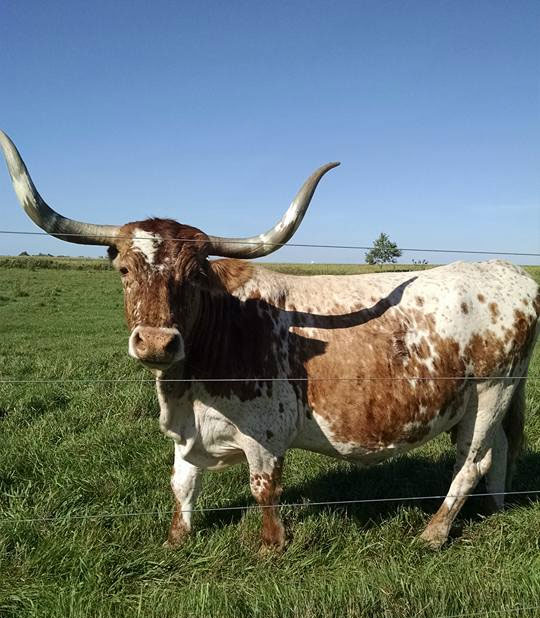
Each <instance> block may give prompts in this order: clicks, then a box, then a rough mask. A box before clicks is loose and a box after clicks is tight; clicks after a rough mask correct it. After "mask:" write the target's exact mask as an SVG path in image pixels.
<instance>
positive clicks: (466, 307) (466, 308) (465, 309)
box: [461, 303, 469, 314]
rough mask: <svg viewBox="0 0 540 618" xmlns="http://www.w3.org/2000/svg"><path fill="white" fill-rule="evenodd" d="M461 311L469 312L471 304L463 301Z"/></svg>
mask: <svg viewBox="0 0 540 618" xmlns="http://www.w3.org/2000/svg"><path fill="white" fill-rule="evenodd" d="M461 312H462V313H465V314H467V313H469V306H468V305H467V303H461Z"/></svg>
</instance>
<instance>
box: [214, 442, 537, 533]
mask: <svg viewBox="0 0 540 618" xmlns="http://www.w3.org/2000/svg"><path fill="white" fill-rule="evenodd" d="M453 466H454V457H453V455H452V454H450V453H445V454H444V455H442V456H441V457H439V458H438V459H435V460H434V459H433V458H427V457H423V456H418V455H413V456H408V457H400V458H397V459H395V460H393V461H389V462H386V463H382V464H379V465H377V466H373V467H370V468H360V467H356V466H352V465H351V466H349V467H346V468H337V469H335V470H329V471H328V472H325V473H323V474H321V475H319V476H317V477H316V478H314V479H312V480H310V481H308V482H306V483H302V484H298V485H295V486H289V487H285V488H284V491H283V495H282V499H281V504H283V505H286V504H298V503H313V502H332V501H336V502H338V501H346V500H373V499H375V500H378V499H381V502H371V503H369V502H368V503H361V504H326V505H313V506H310V507H309V509H308V508H305V509H302V511H301V513H300V514H299V515H297V516H296V517H297V518H299V519H303V518H305V517H307V516H308V514H309V513H313V512H317V511H318V512H323V511H325V512H334V513H343V514H344V515H345V516H347V517H353V518H354V519H356V520H357V521H358V522H359V523H360V524H361V525H362V526H371V525H378V524H380V523H381V522H383V521H385V520H387V519H391V518H392V517H394V516H395V515H396V513H397V512H398V511H399V510H400V509H401V508H403V506H409V505H410V506H415V507H417V508H419V509H421V510H422V511H423V512H424V513H425V514H426V515H427V516H429V515H432V514H433V513H435V512H436V511H437V509H438V508H439V506H440V504H441V501H442V498H429V499H414V500H408V499H407V498H417V497H422V496H445V495H446V494H447V492H448V489H449V487H450V482H451V480H452V470H453ZM539 478H540V453H536V452H533V451H526V452H525V453H524V454H523V456H522V457H521V458H520V460H519V461H518V465H517V469H516V473H515V476H514V482H513V487H512V490H513V491H531V492H533V491H539V490H540V482H539V481H538V479H539ZM485 491H486V490H485V486H484V484H483V482H481V483H480V484H479V485H478V487H477V488H476V489H475V493H483V492H485ZM385 498H396V500H392V501H388V502H384V501H382V500H384V499H385ZM397 498H403V500H398V499H397ZM538 500H540V494H534V493H530V494H519V495H513V496H512V495H511V496H508V497H507V498H506V505H507V508H512V507H516V506H523V505H526V504H529V503H530V502H531V501H538ZM253 504H254V502H253V501H252V500H247V499H243V500H238V501H236V502H231V503H229V504H228V506H231V507H246V506H253ZM243 513H244V510H243V508H240V509H238V510H235V511H216V512H209V513H208V512H207V513H206V514H205V522H206V524H207V525H209V526H220V525H226V524H231V523H235V522H238V521H239V520H240V519H241V518H242V516H243ZM286 513H287V508H286V506H285V508H284V509H283V514H284V515H286ZM486 514H488V511H486V501H485V499H484V498H482V497H476V498H470V499H469V500H467V502H466V503H465V506H464V507H463V509H462V511H461V513H460V515H459V516H458V521H459V520H463V519H467V520H473V521H474V520H477V519H480V518H481V517H482V516H485V515H486Z"/></svg>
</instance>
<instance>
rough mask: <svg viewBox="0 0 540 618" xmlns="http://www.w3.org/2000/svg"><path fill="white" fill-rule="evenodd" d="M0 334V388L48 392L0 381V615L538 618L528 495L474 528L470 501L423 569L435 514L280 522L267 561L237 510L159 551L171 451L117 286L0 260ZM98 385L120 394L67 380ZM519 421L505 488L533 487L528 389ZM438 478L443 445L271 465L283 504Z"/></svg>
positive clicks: (342, 511)
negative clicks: (395, 454) (279, 476)
mask: <svg viewBox="0 0 540 618" xmlns="http://www.w3.org/2000/svg"><path fill="white" fill-rule="evenodd" d="M275 267H276V268H279V269H280V270H288V271H289V272H291V271H294V272H312V273H314V272H316V271H319V272H320V271H322V272H338V273H340V272H365V270H366V268H365V267H356V266H339V265H337V266H336V265H310V266H302V267H298V266H291V265H276V266H275ZM399 268H402V266H399ZM531 272H532V273H533V275H534V276H535V278H536V279H537V281H540V267H532V268H531ZM0 333H1V337H0V374H1V376H2V377H4V378H6V377H10V378H18V379H35V380H37V379H47V378H51V379H62V380H65V381H64V382H61V383H55V384H32V385H28V384H1V385H0V616H2V617H15V616H17V617H19V616H33V617H34V616H36V617H37V616H40V617H65V616H86V617H97V616H104V617H105V616H107V617H108V616H144V617H156V618H157V617H160V618H168V617H171V618H172V617H173V616H174V617H175V618H179V617H184V616H194V617H195V616H197V617H199V616H201V617H203V616H218V617H224V618H225V617H236V616H257V617H261V618H262V617H264V618H274V617H275V618H277V617H285V618H287V617H293V616H302V618H311V617H313V618H314V617H316V616H317V617H319V616H320V617H330V616H332V617H334V616H335V617H336V618H337V617H340V618H342V617H349V616H350V617H352V616H355V617H356V616H358V617H364V616H366V617H368V616H369V617H371V616H373V617H383V618H390V617H392V618H393V617H399V618H409V617H413V616H414V617H419V618H420V617H430V618H431V617H433V618H435V617H439V616H440V617H443V616H449V615H468V614H469V613H472V612H478V614H475V615H477V616H481V617H483V616H486V617H489V616H518V617H523V616H531V617H532V616H538V615H540V608H539V609H523V610H522V611H512V610H515V609H516V608H526V607H533V606H540V501H538V500H534V499H532V497H531V496H529V497H525V496H521V497H519V498H514V499H511V500H510V501H509V502H510V504H509V508H507V509H506V510H505V511H504V512H501V513H499V514H497V515H494V516H490V517H488V518H484V517H482V516H481V515H478V514H477V512H478V507H479V506H480V504H479V501H478V499H477V500H476V501H475V500H471V501H470V502H469V504H468V505H467V506H466V508H465V509H464V510H463V512H462V514H461V516H460V518H459V520H458V525H457V528H456V535H455V538H454V540H453V541H452V542H451V543H450V544H449V545H448V546H447V547H445V549H444V550H442V551H440V552H436V553H432V552H430V551H429V550H427V549H425V548H424V547H423V546H422V545H421V544H420V543H419V542H418V541H417V540H416V537H417V536H418V534H419V533H420V532H421V531H422V528H423V526H424V524H425V523H426V521H427V519H428V518H429V516H430V515H431V514H432V513H433V512H434V511H435V510H436V509H437V507H438V505H439V501H438V500H422V501H416V502H387V503H379V504H363V505H356V506H352V505H351V506H334V507H307V506H306V507H301V508H294V509H293V508H290V509H287V508H285V509H284V510H283V515H284V519H285V522H286V526H287V528H288V531H289V534H290V542H289V544H288V546H287V549H286V551H285V552H284V554H283V555H281V556H272V555H261V554H260V553H259V552H258V545H259V517H260V516H259V514H258V513H257V512H256V511H252V510H248V511H245V512H243V511H229V512H214V513H198V514H196V515H195V517H194V523H195V526H196V528H197V532H196V533H195V534H194V535H193V537H192V538H191V539H190V540H189V541H188V542H187V544H186V545H185V546H184V547H182V548H181V549H180V550H178V551H176V552H171V551H167V550H165V549H163V548H162V547H161V543H162V541H163V540H164V539H165V536H166V533H167V529H168V525H169V520H170V510H171V508H172V496H171V492H170V489H169V474H170V467H171V463H172V443H171V441H170V440H168V439H166V438H164V437H163V436H162V435H161V434H160V432H159V428H158V422H157V416H158V406H157V401H156V398H155V395H154V387H153V385H152V384H151V383H150V382H142V381H141V379H148V378H149V377H151V376H150V374H149V373H147V372H146V371H145V370H144V369H143V368H142V367H140V366H139V365H137V364H136V363H135V362H134V361H132V360H130V359H129V358H128V356H127V330H126V327H125V326H124V323H123V311H122V295H121V286H120V282H119V280H118V278H117V275H116V273H114V272H112V271H110V270H109V269H108V267H107V263H106V262H104V261H100V260H90V261H87V262H81V261H78V260H69V259H65V260H54V259H53V260H51V259H49V260H48V261H47V259H45V258H43V259H41V258H20V259H10V258H0ZM530 375H532V376H536V377H537V378H538V377H540V352H539V347H538V346H537V348H536V353H535V356H534V358H533V362H532V365H531V369H530ZM111 377H113V378H118V379H122V378H130V379H133V380H134V381H133V382H127V383H126V382H124V383H122V382H119V383H116V384H111V383H106V382H102V383H100V382H93V381H79V382H78V381H76V380H77V379H83V380H84V379H91V380H94V379H96V378H97V379H99V378H101V379H107V378H111ZM69 380H75V381H73V382H69ZM527 409H528V421H527V437H528V446H527V450H526V451H525V453H524V455H523V457H522V458H521V460H520V462H519V466H518V469H517V474H516V479H515V487H514V489H516V490H540V381H532V380H531V381H530V382H528V386H527ZM452 465H453V452H452V447H451V445H450V442H449V440H448V438H447V437H446V436H443V437H441V438H440V439H438V440H436V441H433V442H431V443H430V444H428V445H427V446H426V447H424V448H422V449H420V450H418V451H414V452H413V453H412V454H410V455H409V456H406V457H401V458H399V459H396V460H393V461H391V462H388V463H385V464H382V465H379V466H377V467H373V468H370V469H367V470H360V469H357V468H355V467H353V466H351V465H348V464H346V463H343V462H338V461H335V460H330V459H326V458H324V457H322V456H316V455H313V454H309V453H303V452H290V454H289V455H288V458H287V462H286V467H285V478H284V486H285V490H284V493H283V502H286V503H287V502H288V503H292V502H303V501H307V500H309V501H328V500H342V499H362V498H379V497H381V498H383V497H403V496H425V495H434V494H444V493H446V491H447V489H448V485H449V481H450V477H451V471H452ZM247 480H248V475H247V470H246V468H245V467H244V466H238V467H234V468H230V469H228V470H226V471H225V472H221V473H208V474H207V475H206V477H205V480H204V484H203V491H202V493H201V497H200V500H199V503H198V504H199V506H202V507H215V506H245V505H251V504H253V501H252V499H251V496H250V493H249V488H248V482H247ZM131 513H139V514H138V515H130V514H131ZM140 513H143V514H140ZM144 513H147V514H144ZM86 515H92V516H95V517H89V518H83V517H81V516H86ZM48 518H49V519H48ZM33 519H37V520H38V521H31V520H33ZM29 520H30V521H29ZM488 612H493V613H488Z"/></svg>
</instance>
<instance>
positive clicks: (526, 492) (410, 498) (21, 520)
mask: <svg viewBox="0 0 540 618" xmlns="http://www.w3.org/2000/svg"><path fill="white" fill-rule="evenodd" d="M537 494H540V489H531V490H520V491H498V492H497V491H495V492H482V493H474V494H465V495H460V494H455V495H446V494H438V495H432V496H405V497H399V498H358V499H352V500H326V501H317V502H311V501H306V502H289V503H283V504H269V505H264V504H262V505H259V504H247V505H243V506H211V507H200V508H192V509H180V510H179V511H177V512H180V513H216V512H228V511H252V510H257V509H275V508H279V509H297V508H312V507H317V506H339V505H353V504H380V503H385V502H417V501H420V500H443V499H445V498H482V497H487V496H523V495H527V496H528V495H537ZM173 512H174V511H172V510H165V511H131V512H124V513H121V512H115V513H95V514H88V513H86V514H84V515H64V516H55V517H28V518H16V517H4V518H1V519H0V522H3V523H6V522H12V523H37V522H46V521H48V522H52V521H63V520H68V521H70V520H84V519H106V518H109V517H138V516H141V517H142V516H151V515H156V516H160V515H172V513H173Z"/></svg>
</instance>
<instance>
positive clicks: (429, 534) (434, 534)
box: [419, 526, 448, 551]
mask: <svg viewBox="0 0 540 618" xmlns="http://www.w3.org/2000/svg"><path fill="white" fill-rule="evenodd" d="M419 538H420V540H421V541H422V542H423V543H424V545H425V546H426V547H428V548H429V549H432V550H434V551H436V550H438V549H441V547H442V546H443V545H444V544H445V543H446V540H447V539H448V535H447V534H446V532H445V531H442V530H436V529H435V530H433V529H430V528H429V526H428V527H427V528H426V529H425V530H424V532H422V534H421V535H420V537H419Z"/></svg>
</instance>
